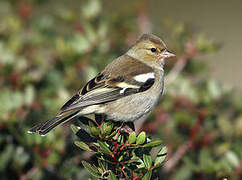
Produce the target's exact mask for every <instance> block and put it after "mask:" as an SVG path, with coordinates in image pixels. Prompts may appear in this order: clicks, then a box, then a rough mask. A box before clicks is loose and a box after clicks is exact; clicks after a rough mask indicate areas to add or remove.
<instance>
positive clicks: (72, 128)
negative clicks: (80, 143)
mask: <svg viewBox="0 0 242 180" xmlns="http://www.w3.org/2000/svg"><path fill="white" fill-rule="evenodd" d="M71 130H72V131H73V133H74V134H76V133H77V132H78V131H79V128H78V127H77V126H75V125H74V124H72V125H71Z"/></svg>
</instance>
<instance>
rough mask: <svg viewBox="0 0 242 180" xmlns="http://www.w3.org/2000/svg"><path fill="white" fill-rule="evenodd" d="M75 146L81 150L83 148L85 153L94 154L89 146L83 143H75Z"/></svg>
mask: <svg viewBox="0 0 242 180" xmlns="http://www.w3.org/2000/svg"><path fill="white" fill-rule="evenodd" d="M75 145H77V146H78V147H79V148H81V149H83V150H85V151H89V152H92V150H91V149H90V148H89V146H88V145H87V144H86V143H84V142H82V141H75Z"/></svg>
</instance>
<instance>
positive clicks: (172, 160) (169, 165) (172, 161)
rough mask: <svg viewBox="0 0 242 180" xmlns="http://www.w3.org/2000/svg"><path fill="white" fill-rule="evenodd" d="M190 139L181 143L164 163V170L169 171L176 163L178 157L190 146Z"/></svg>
mask: <svg viewBox="0 0 242 180" xmlns="http://www.w3.org/2000/svg"><path fill="white" fill-rule="evenodd" d="M192 144H193V143H192V141H191V140H188V141H187V142H186V143H185V144H183V145H181V146H180V147H179V149H178V150H177V151H176V152H175V154H174V155H173V156H172V157H171V158H170V159H169V160H168V161H167V162H166V163H165V165H164V170H165V172H170V171H171V170H172V169H174V167H175V166H176V165H177V164H178V162H179V161H180V159H181V158H182V157H183V156H184V154H185V153H186V152H187V151H188V149H190V148H191V147H192Z"/></svg>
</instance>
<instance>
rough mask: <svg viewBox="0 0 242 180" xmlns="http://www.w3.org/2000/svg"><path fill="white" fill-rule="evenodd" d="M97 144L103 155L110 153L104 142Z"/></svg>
mask: <svg viewBox="0 0 242 180" xmlns="http://www.w3.org/2000/svg"><path fill="white" fill-rule="evenodd" d="M97 143H98V144H99V145H100V148H101V150H102V151H103V152H104V153H110V152H111V151H110V149H109V148H108V146H107V145H106V143H105V142H102V141H99V140H98V141H97Z"/></svg>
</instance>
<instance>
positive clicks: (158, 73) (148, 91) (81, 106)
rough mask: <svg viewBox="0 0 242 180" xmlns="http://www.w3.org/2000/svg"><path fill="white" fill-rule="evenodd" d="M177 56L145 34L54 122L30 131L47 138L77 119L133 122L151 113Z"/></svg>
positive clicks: (75, 98)
mask: <svg viewBox="0 0 242 180" xmlns="http://www.w3.org/2000/svg"><path fill="white" fill-rule="evenodd" d="M171 57H175V54H173V53H172V52H171V51H169V50H168V49H167V47H166V45H165V43H164V42H163V41H162V40H161V39H160V38H159V37H157V36H155V35H153V34H143V35H141V36H140V37H139V38H138V39H137V41H136V42H135V43H134V45H132V46H131V47H130V48H129V49H128V50H127V52H126V53H125V54H123V55H121V56H120V57H118V58H116V59H114V60H113V61H112V62H111V63H110V64H108V65H107V66H106V68H104V70H103V71H101V72H100V73H98V74H97V75H96V76H95V77H94V78H93V79H91V80H90V81H89V82H87V83H86V84H85V86H84V87H83V88H81V89H80V90H78V91H77V93H75V94H74V96H72V97H71V98H70V99H69V100H68V101H67V102H66V103H65V104H64V105H63V106H62V107H61V108H60V110H59V113H58V114H57V115H56V116H55V117H54V118H52V119H50V120H47V121H46V122H44V123H41V124H39V125H36V126H34V127H33V128H31V129H30V130H29V131H28V132H29V133H38V134H40V135H46V134H47V133H48V132H49V131H51V130H52V129H54V128H55V127H56V126H58V125H60V124H62V123H65V122H67V121H69V120H71V119H73V118H74V117H77V116H84V117H85V116H86V115H90V114H103V115H105V117H106V119H107V120H112V121H121V122H134V121H135V120H137V119H140V118H141V117H142V116H144V115H145V114H147V113H148V112H150V111H151V110H152V109H153V108H154V106H155V105H156V104H157V102H158V101H159V99H160V97H161V95H162V94H163V90H164V65H165V62H166V59H167V58H171Z"/></svg>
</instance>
